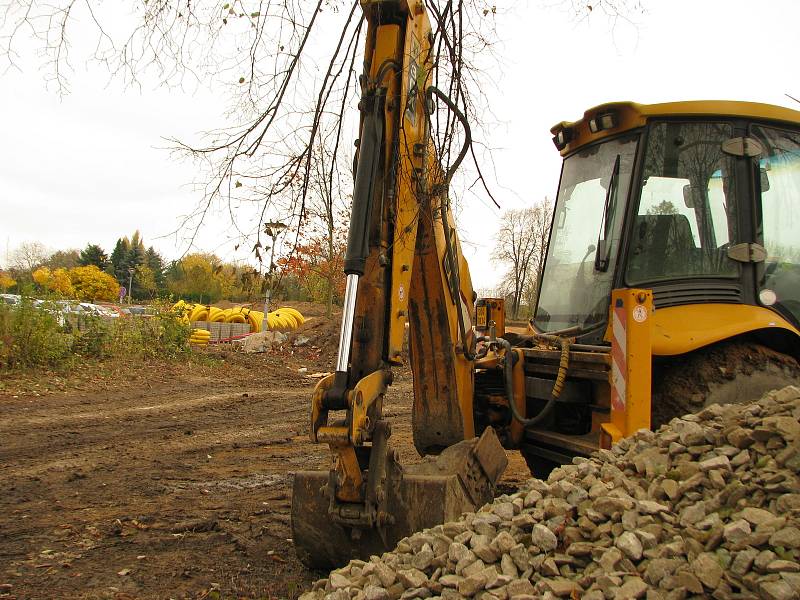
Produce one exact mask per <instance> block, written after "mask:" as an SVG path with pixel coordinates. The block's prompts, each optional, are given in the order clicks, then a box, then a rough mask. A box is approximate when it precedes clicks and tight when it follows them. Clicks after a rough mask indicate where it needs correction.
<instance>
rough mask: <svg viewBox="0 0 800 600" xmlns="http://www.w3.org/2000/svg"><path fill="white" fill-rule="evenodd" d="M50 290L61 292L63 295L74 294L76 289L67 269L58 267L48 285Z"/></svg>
mask: <svg viewBox="0 0 800 600" xmlns="http://www.w3.org/2000/svg"><path fill="white" fill-rule="evenodd" d="M47 287H49V288H50V290H52V291H54V292H57V293H59V294H61V295H62V296H72V295H73V293H74V290H73V289H72V280H71V279H70V276H69V273H67V270H66V269H56V270H55V271H53V273H52V274H51V276H50V282H49V283H48V286H47Z"/></svg>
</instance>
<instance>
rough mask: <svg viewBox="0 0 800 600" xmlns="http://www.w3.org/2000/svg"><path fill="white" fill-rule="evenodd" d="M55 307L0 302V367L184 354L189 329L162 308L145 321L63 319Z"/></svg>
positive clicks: (24, 302) (122, 318) (134, 318)
mask: <svg viewBox="0 0 800 600" xmlns="http://www.w3.org/2000/svg"><path fill="white" fill-rule="evenodd" d="M60 310H61V307H59V306H58V305H57V304H55V303H53V304H48V303H42V304H40V305H39V306H36V305H34V302H33V301H32V300H31V299H29V298H25V299H23V301H22V303H21V304H19V305H16V306H8V305H5V304H0V368H25V367H42V366H46V367H59V366H67V365H69V364H70V363H71V361H72V360H74V359H75V358H76V357H84V358H98V359H104V358H166V359H172V358H176V357H178V356H180V355H181V354H184V353H187V352H189V351H190V349H189V346H188V340H189V335H190V334H191V327H190V326H189V324H188V323H186V322H184V321H182V320H181V319H180V317H179V316H178V315H177V314H176V313H174V312H172V311H171V310H169V308H168V307H159V308H157V309H156V311H155V314H153V315H152V316H148V317H134V316H131V317H127V318H125V317H120V318H117V319H112V320H110V319H103V318H100V317H97V316H93V315H80V316H79V318H78V319H77V321H75V320H74V319H66V320H65V319H64V317H63V315H62V313H61V312H60Z"/></svg>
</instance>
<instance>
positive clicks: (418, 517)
mask: <svg viewBox="0 0 800 600" xmlns="http://www.w3.org/2000/svg"><path fill="white" fill-rule="evenodd" d="M384 456H385V458H384V460H385V464H384V465H383V466H382V467H378V468H379V469H380V470H381V473H382V477H381V484H380V485H379V487H378V488H377V493H376V498H375V500H376V501H377V506H378V509H377V510H375V511H374V519H373V526H371V527H365V526H363V525H362V526H350V523H349V522H348V520H349V519H351V518H352V515H354V514H356V513H358V512H359V511H363V505H350V506H348V505H342V504H339V503H337V502H335V501H332V500H331V492H330V490H331V489H332V487H331V483H332V482H333V481H334V479H333V476H332V475H331V474H330V473H328V472H323V471H300V472H298V473H296V474H295V477H294V488H293V490H292V535H293V540H294V545H295V549H296V551H297V555H298V557H299V558H300V560H301V561H302V562H303V563H304V564H305V565H306V566H307V567H309V568H312V569H332V568H336V567H339V566H342V565H343V564H346V563H347V562H348V561H350V560H352V559H354V558H361V559H365V560H366V559H369V557H370V556H371V555H373V554H377V555H380V554H382V553H383V552H386V551H387V550H391V549H392V548H394V547H395V546H396V545H397V542H398V541H400V540H401V539H403V538H404V537H406V536H408V535H411V534H412V533H414V532H415V531H420V530H422V529H426V528H429V527H434V526H436V525H439V524H441V523H445V522H447V521H452V520H454V519H457V518H458V517H459V515H461V514H462V513H464V512H469V511H474V510H476V509H478V508H479V507H481V506H483V505H484V504H486V503H487V502H490V501H491V500H492V498H493V495H494V486H495V483H496V482H497V480H498V479H499V478H500V476H501V475H502V474H503V471H505V468H506V466H507V464H508V459H507V457H506V453H505V451H504V450H503V447H502V446H501V445H500V441H499V440H498V439H497V435H496V434H495V432H494V430H493V429H491V428H488V429H486V430H485V431H484V432H483V435H481V437H480V438H475V439H472V440H465V441H463V442H459V443H458V444H455V445H453V446H451V447H449V448H447V449H446V450H444V451H443V452H442V453H441V454H440V455H439V456H436V457H427V458H426V459H425V460H424V461H423V462H421V463H419V464H416V465H413V466H409V467H402V466H400V464H399V463H398V461H397V453H396V452H393V451H392V450H388V451H387V452H386V453H384ZM371 468H375V467H374V466H372V465H371ZM367 496H368V497H369V494H367Z"/></svg>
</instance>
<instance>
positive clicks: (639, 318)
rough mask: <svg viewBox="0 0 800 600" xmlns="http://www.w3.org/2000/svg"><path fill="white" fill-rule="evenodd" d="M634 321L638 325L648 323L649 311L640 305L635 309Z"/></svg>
mask: <svg viewBox="0 0 800 600" xmlns="http://www.w3.org/2000/svg"><path fill="white" fill-rule="evenodd" d="M633 320H634V321H636V322H637V323H644V322H645V321H647V309H646V308H645V307H644V306H642V305H639V306H637V307H636V308H634V309H633Z"/></svg>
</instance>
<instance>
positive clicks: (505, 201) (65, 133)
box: [0, 0, 800, 289]
mask: <svg viewBox="0 0 800 600" xmlns="http://www.w3.org/2000/svg"><path fill="white" fill-rule="evenodd" d="M549 4H553V5H555V6H556V7H555V8H547V7H545V5H544V4H543V3H542V2H531V3H526V2H518V3H516V4H514V6H513V8H511V9H508V11H507V12H501V14H499V15H498V17H497V30H498V34H499V36H500V38H501V40H502V43H501V44H500V45H499V46H498V48H497V51H498V62H499V66H498V67H497V72H496V76H495V80H496V82H497V88H496V89H488V91H487V93H488V94H489V97H490V100H491V107H490V108H491V112H492V114H493V117H492V119H495V120H499V121H500V123H498V124H497V125H496V126H493V127H492V131H491V137H490V139H488V140H485V141H486V143H487V144H488V145H489V146H490V147H492V148H494V153H493V156H494V169H495V172H496V179H497V187H496V188H495V196H496V197H497V199H498V200H499V201H500V203H501V204H502V206H503V208H504V209H506V208H515V207H521V206H525V205H526V204H530V203H532V202H534V201H537V200H539V199H541V198H543V197H545V196H550V197H553V196H554V195H555V192H556V187H557V185H558V176H559V170H560V158H559V156H558V153H557V152H556V150H555V148H554V147H553V145H552V142H551V136H550V132H549V129H550V127H551V126H552V125H553V124H554V123H557V122H559V121H563V120H575V119H577V118H579V117H581V116H582V114H583V112H584V110H586V109H587V108H589V107H592V106H595V105H597V104H601V103H604V102H609V101H614V100H633V101H637V102H642V103H652V102H663V101H671V100H689V99H732V100H751V101H759V102H767V103H772V104H781V105H785V106H789V107H791V108H800V106H799V105H798V104H797V103H796V102H794V101H792V100H790V99H789V98H787V97H786V95H785V94H786V93H789V94H792V95H793V96H795V97H800V80H799V79H800V77H799V76H798V72H797V69H796V66H795V65H794V59H795V58H796V56H797V53H798V48H797V44H798V35H797V32H796V28H797V23H798V22H800V2H797V1H796V0H787V1H776V0H772V1H765V2H760V3H757V2H753V1H752V0H747V1H738V0H703V1H698V0H692V1H686V0H670V1H666V0H661V1H656V0H649V1H647V0H645V6H646V8H647V12H646V14H644V15H635V23H628V22H626V21H624V20H619V21H617V22H616V24H615V25H613V26H612V24H610V23H609V22H608V21H607V20H606V19H604V18H602V17H599V16H594V17H593V18H592V19H591V20H588V21H586V20H585V21H582V22H575V20H574V19H572V18H571V17H570V15H569V14H568V13H566V12H565V11H563V10H561V9H560V8H558V7H559V6H561V4H559V3H558V2H557V1H556V0H551V2H550V3H549ZM563 4H567V2H564V3H563ZM22 64H23V67H25V68H24V70H23V71H22V72H18V71H10V72H7V73H6V74H5V75H3V76H2V77H0V115H2V132H3V135H2V144H0V207H2V212H1V213H0V264H5V263H6V260H5V258H6V252H7V250H13V249H14V248H15V247H16V246H17V245H18V244H20V243H21V242H24V241H33V240H36V241H40V242H42V243H43V244H45V245H46V246H47V247H49V248H51V249H53V250H56V249H66V248H82V247H84V246H85V245H86V244H87V243H89V242H92V243H98V244H100V245H102V246H103V247H104V248H105V249H106V251H108V252H110V251H111V250H112V248H113V244H114V242H115V241H116V239H117V238H118V237H120V236H121V235H129V234H130V233H132V232H133V231H134V230H135V229H138V230H140V231H141V232H142V235H143V236H144V239H145V243H146V244H147V245H150V244H152V245H154V246H155V247H156V248H157V249H158V250H159V251H160V252H161V253H162V254H163V255H164V256H165V257H166V258H168V259H169V258H175V257H177V256H179V255H180V254H181V253H183V252H184V251H185V250H186V241H185V236H183V235H177V236H174V235H173V236H169V235H168V234H169V233H170V232H172V231H174V230H175V229H176V227H178V225H179V223H180V217H181V216H182V215H185V214H187V213H189V212H190V211H191V210H192V209H193V208H194V207H195V206H196V204H197V202H198V200H199V198H200V195H199V192H198V191H197V190H195V189H193V187H192V185H191V183H192V181H194V180H195V179H196V174H195V173H194V172H193V169H192V166H191V165H190V164H186V163H175V162H174V161H172V160H171V157H170V155H169V153H168V152H167V151H166V150H164V149H163V148H164V147H165V146H166V142H164V141H163V138H165V137H176V138H180V139H186V140H192V139H198V137H197V133H198V132H200V131H202V130H207V129H209V128H211V127H213V126H217V125H221V124H224V122H225V121H224V117H223V113H224V110H225V109H226V107H227V103H226V98H225V96H224V94H223V93H221V91H220V90H218V89H207V88H204V87H200V88H198V89H196V90H190V91H186V92H180V91H177V90H165V89H157V88H156V89H153V88H152V86H151V87H150V88H148V87H147V86H146V85H145V86H143V88H142V89H141V90H133V89H125V88H124V87H123V86H122V85H120V84H119V83H117V82H114V81H111V82H109V76H108V74H107V73H106V72H104V71H103V70H102V69H101V68H100V67H97V66H93V65H88V66H87V65H84V64H83V63H82V62H80V61H77V63H76V70H75V72H74V73H73V74H72V75H71V78H70V85H71V93H70V94H69V95H68V96H66V97H64V98H59V97H58V96H57V95H56V94H55V93H54V92H53V91H52V90H48V89H47V86H46V84H45V80H44V76H43V74H42V73H41V72H40V71H38V70H37V69H36V67H35V63H34V62H33V61H31V62H30V63H26V62H23V63H22ZM145 83H146V82H145ZM352 110H356V109H355V107H352ZM487 118H488V115H487ZM499 212H500V211H499V210H498V209H496V208H495V207H493V206H492V205H491V204H489V203H488V202H485V201H480V200H478V199H475V198H471V197H470V198H466V199H465V200H464V203H463V204H462V208H461V211H460V214H459V227H460V230H461V235H462V239H464V241H465V242H466V243H465V249H466V252H467V256H468V260H469V262H470V266H471V270H472V274H473V277H472V278H473V283H474V285H475V287H476V288H477V289H489V288H492V287H493V286H494V285H495V284H496V282H497V280H498V278H499V276H500V273H499V271H498V268H497V267H496V266H495V265H492V264H491V262H490V261H489V259H488V255H489V253H490V252H491V248H492V245H493V238H494V235H495V231H496V227H497V222H498V217H499ZM228 223H229V221H228V220H227V219H226V218H223V216H222V215H217V216H214V217H213V218H212V219H211V220H210V221H209V223H208V225H207V226H206V227H205V228H204V229H203V230H202V231H201V233H200V235H199V236H198V238H197V239H196V241H195V249H199V250H205V251H213V252H216V253H217V254H218V255H219V256H221V257H223V258H226V259H237V258H238V259H246V258H247V254H246V252H245V251H244V250H241V249H240V250H239V251H238V252H234V250H233V243H234V241H233V240H234V238H235V237H236V236H235V232H233V231H230V228H229V226H228ZM164 236H166V237H164Z"/></svg>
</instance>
